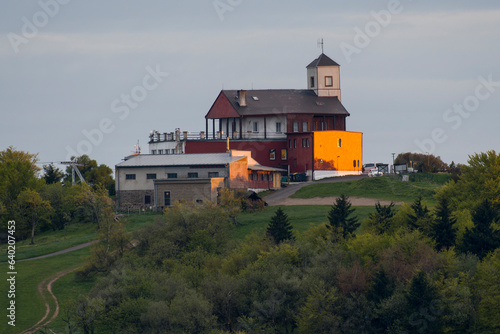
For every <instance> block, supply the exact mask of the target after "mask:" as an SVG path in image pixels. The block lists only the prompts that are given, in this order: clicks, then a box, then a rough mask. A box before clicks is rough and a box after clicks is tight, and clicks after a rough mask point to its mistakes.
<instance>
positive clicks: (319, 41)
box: [318, 38, 324, 53]
mask: <svg viewBox="0 0 500 334" xmlns="http://www.w3.org/2000/svg"><path fill="white" fill-rule="evenodd" d="M318 48H321V53H324V52H323V51H324V50H323V38H320V39H318Z"/></svg>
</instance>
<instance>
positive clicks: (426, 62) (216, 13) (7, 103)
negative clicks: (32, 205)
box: [0, 0, 500, 168]
mask: <svg viewBox="0 0 500 334" xmlns="http://www.w3.org/2000/svg"><path fill="white" fill-rule="evenodd" d="M499 31H500V3H499V2H498V1H493V0H490V1H481V0H480V1H475V2H472V1H457V0H454V1H451V0H446V1H440V2H439V3H438V2H435V1H433V2H431V1H428V0H422V1H418V2H417V1H411V0H389V1H376V2H375V1H356V2H351V1H342V2H341V1H331V0H329V1H326V0H325V1H323V0H321V1H309V2H305V1H301V0H289V1H286V2H285V1H262V0H252V1H250V0H198V1H194V0H186V1H175V2H174V1H167V0H163V1H160V0H154V1H153V0H145V1H130V0H120V1H118V0H109V1H93V0H87V1H82V0H39V1H29V0H26V1H6V2H5V3H3V4H2V10H1V12H0V150H3V149H6V148H7V147H9V146H13V147H15V148H16V149H18V150H23V151H27V152H30V153H37V154H38V158H39V160H40V162H57V161H64V160H68V159H69V157H70V156H71V155H81V154H88V155H89V156H90V157H91V158H92V159H95V160H97V162H98V163H100V164H101V163H103V164H106V165H108V166H110V167H112V168H113V167H114V166H115V165H116V164H118V163H119V162H120V161H121V160H122V159H123V158H124V157H125V156H127V155H129V154H131V153H132V152H133V151H134V145H135V144H137V142H138V141H139V144H140V146H141V149H142V152H143V153H148V145H147V142H148V138H149V132H150V131H151V130H153V129H155V130H158V131H159V132H172V131H174V130H175V129H176V128H180V129H181V130H183V131H184V130H186V131H190V132H192V133H196V132H199V131H200V130H204V128H205V120H204V116H205V114H206V113H207V112H208V110H209V109H210V107H211V105H212V103H213V102H214V101H215V99H216V97H217V95H218V94H219V92H220V90H221V89H252V88H254V89H304V88H306V87H307V80H306V79H307V78H306V68H305V67H306V66H307V65H308V64H309V63H310V62H311V61H312V60H314V59H315V58H316V57H317V56H318V55H319V54H320V53H321V48H319V47H318V40H319V39H321V38H322V39H323V48H324V53H325V54H326V55H328V56H329V57H330V58H332V59H334V60H335V61H336V62H337V63H339V64H340V65H341V67H340V68H341V89H342V103H343V105H344V106H345V107H346V109H347V110H348V111H349V113H350V117H348V119H347V130H348V131H358V132H363V133H364V135H363V140H364V148H363V155H364V156H363V160H364V162H365V163H367V162H383V163H392V153H396V154H398V153H402V152H420V153H424V154H427V153H430V154H434V155H436V156H440V157H441V158H442V159H443V161H444V162H446V163H451V162H452V161H454V162H455V163H466V162H467V160H468V156H469V155H470V154H474V153H478V152H485V151H488V150H496V151H497V152H498V151H500V131H499V130H498V127H499V125H500V114H499V106H500V66H499V60H498V56H499V55H500V34H499V33H498V32H499Z"/></svg>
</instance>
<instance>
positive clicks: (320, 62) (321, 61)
mask: <svg viewBox="0 0 500 334" xmlns="http://www.w3.org/2000/svg"><path fill="white" fill-rule="evenodd" d="M318 66H340V65H339V64H337V62H335V61H334V60H333V59H332V58H330V57H328V56H327V55H325V54H324V53H322V54H320V55H319V57H318V58H316V59H314V60H313V61H312V62H311V63H310V64H309V65H307V67H306V68H309V67H318Z"/></svg>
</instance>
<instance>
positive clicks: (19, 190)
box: [0, 147, 114, 244]
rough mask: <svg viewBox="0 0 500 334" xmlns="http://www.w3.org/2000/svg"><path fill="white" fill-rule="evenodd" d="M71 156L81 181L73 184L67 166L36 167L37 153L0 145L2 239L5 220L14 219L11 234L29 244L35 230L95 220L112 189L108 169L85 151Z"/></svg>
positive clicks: (108, 201) (0, 219)
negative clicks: (2, 148) (80, 154)
mask: <svg viewBox="0 0 500 334" xmlns="http://www.w3.org/2000/svg"><path fill="white" fill-rule="evenodd" d="M74 160H75V161H76V162H77V163H78V164H80V165H81V166H79V167H78V168H79V170H80V172H81V174H82V175H83V177H84V179H85V181H86V182H76V184H75V185H73V182H72V170H71V167H69V166H68V168H67V169H66V171H62V170H61V169H59V168H57V167H55V166H54V165H53V164H48V165H43V167H42V168H40V167H39V165H38V161H39V160H38V156H37V155H36V154H31V153H27V152H23V151H18V150H16V149H15V148H13V147H8V148H7V149H5V150H3V151H0V227H1V229H0V230H1V231H3V232H2V233H0V241H4V240H5V239H6V235H5V231H6V230H7V229H6V228H5V227H6V224H7V221H9V220H15V221H16V238H17V239H18V240H24V239H30V243H31V244H34V243H35V234H36V233H38V232H39V231H47V230H62V229H64V227H65V226H66V225H68V224H71V223H77V222H91V223H95V224H96V225H97V226H99V220H100V216H101V211H102V210H103V208H104V207H105V206H107V205H111V199H110V196H112V195H114V180H113V178H112V170H111V168H109V167H108V166H106V165H102V164H101V165H98V164H97V162H96V161H95V160H92V159H90V158H89V157H88V156H86V155H83V156H81V157H74ZM42 171H43V172H42ZM77 181H79V180H77Z"/></svg>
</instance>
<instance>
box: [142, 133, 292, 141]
mask: <svg viewBox="0 0 500 334" xmlns="http://www.w3.org/2000/svg"><path fill="white" fill-rule="evenodd" d="M228 137H229V139H234V140H238V139H244V140H251V139H260V140H262V139H284V138H286V136H285V134H284V133H275V132H272V133H269V132H268V133H266V134H264V132H252V131H248V132H244V133H242V134H241V136H240V132H239V131H235V132H232V133H229V136H228V134H227V133H225V132H224V131H217V132H215V133H213V132H209V133H206V132H205V131H200V132H198V133H190V132H188V131H183V132H165V133H159V132H155V133H153V134H151V135H150V136H149V142H150V143H156V142H173V141H185V140H225V139H227V138H228Z"/></svg>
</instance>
